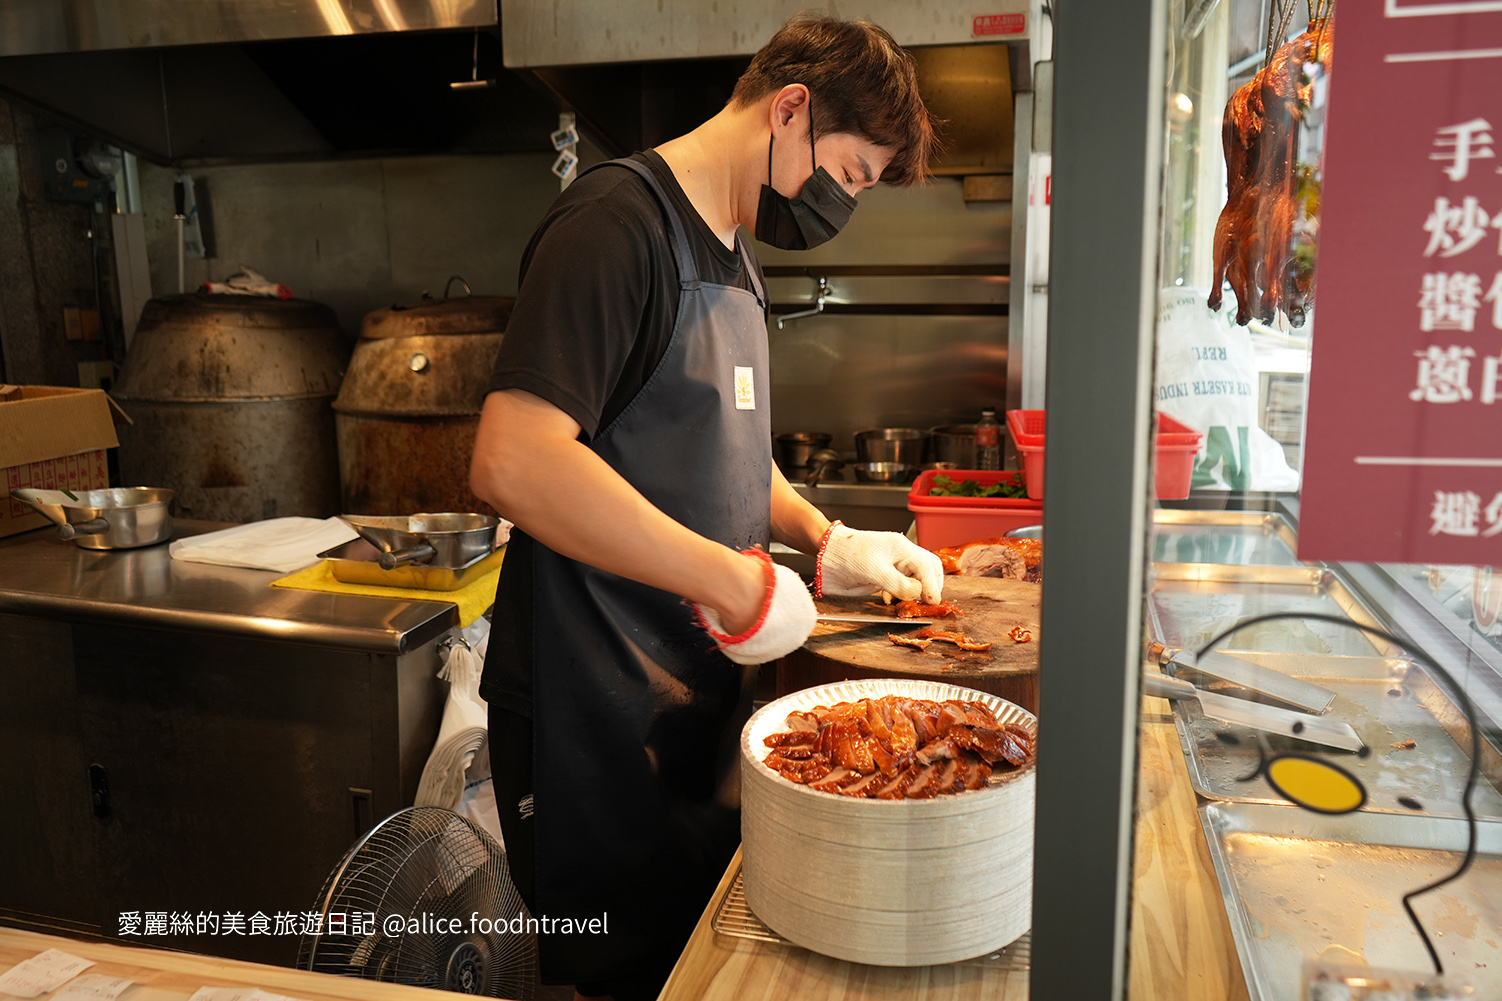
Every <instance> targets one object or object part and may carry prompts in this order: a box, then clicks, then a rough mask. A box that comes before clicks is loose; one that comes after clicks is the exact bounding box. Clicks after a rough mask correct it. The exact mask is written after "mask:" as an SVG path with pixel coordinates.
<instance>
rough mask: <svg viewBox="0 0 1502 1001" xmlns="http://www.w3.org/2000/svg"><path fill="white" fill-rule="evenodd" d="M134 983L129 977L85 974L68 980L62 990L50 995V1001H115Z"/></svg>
mask: <svg viewBox="0 0 1502 1001" xmlns="http://www.w3.org/2000/svg"><path fill="white" fill-rule="evenodd" d="M134 983H135V981H134V980H132V979H130V978H129V977H107V976H105V975H104V974H102V973H85V974H84V975H83V976H81V977H75V978H74V979H72V980H70V981H69V982H68V983H67V984H66V985H65V986H64V987H63V989H62V990H60V991H58V992H57V993H56V994H54V995H52V1001H115V998H117V997H119V996H120V995H121V994H123V993H124V992H125V989H126V988H127V987H130V986H132V985H133V984H134Z"/></svg>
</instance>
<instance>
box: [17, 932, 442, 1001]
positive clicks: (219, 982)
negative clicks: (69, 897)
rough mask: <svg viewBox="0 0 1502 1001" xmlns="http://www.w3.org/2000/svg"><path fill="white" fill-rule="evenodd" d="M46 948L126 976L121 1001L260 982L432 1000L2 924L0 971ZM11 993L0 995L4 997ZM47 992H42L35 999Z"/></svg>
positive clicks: (336, 993) (342, 997)
mask: <svg viewBox="0 0 1502 1001" xmlns="http://www.w3.org/2000/svg"><path fill="white" fill-rule="evenodd" d="M48 949H61V950H62V951H63V952H66V953H68V954H70V955H73V956H78V957H81V958H83V959H90V960H93V961H94V964H95V965H93V966H91V967H89V968H88V969H87V970H84V971H83V972H84V973H86V974H87V973H100V974H106V975H108V976H111V977H129V978H130V979H131V980H134V981H135V982H136V985H137V986H135V987H132V988H130V990H129V992H128V993H127V994H125V995H123V998H124V1001H187V998H189V997H190V996H192V994H193V992H194V991H196V990H198V988H200V987H259V988H261V989H262V990H266V991H270V992H271V993H273V994H285V995H288V996H290V997H293V998H297V999H300V1001H433V999H434V997H435V996H436V995H434V993H433V992H432V991H430V990H428V989H427V988H423V987H404V986H402V985H400V984H383V983H379V982H377V981H374V980H360V979H357V978H355V977H336V976H333V975H332V974H328V973H309V972H308V971H306V970H291V969H287V968H286V967H282V966H264V965H262V964H260V963H246V962H242V961H240V960H237V959H217V958H215V957H213V956H196V955H191V954H189V953H183V952H168V951H166V950H164V949H149V948H144V947H143V948H137V947H134V946H124V945H108V944H105V943H100V942H84V941H80V940H78V939H71V938H60V937H58V936H56V935H43V934H41V933H39V932H30V931H20V930H18V929H15V928H0V972H3V971H5V970H9V969H10V968H11V967H12V966H15V965H16V964H17V963H19V962H21V961H22V960H25V959H30V958H31V957H32V956H35V955H37V954H38V953H40V952H45V951H46V950H48ZM8 996H9V995H0V997H8ZM49 997H51V995H50V994H43V995H41V998H39V999H38V1001H45V999H47V998H49Z"/></svg>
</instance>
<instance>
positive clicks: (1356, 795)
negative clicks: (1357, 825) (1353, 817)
mask: <svg viewBox="0 0 1502 1001" xmlns="http://www.w3.org/2000/svg"><path fill="white" fill-rule="evenodd" d="M1267 781H1268V783H1269V784H1271V785H1272V787H1273V788H1274V789H1276V790H1277V791H1278V793H1279V794H1280V795H1282V796H1284V797H1285V798H1287V799H1289V800H1292V801H1293V802H1294V803H1295V804H1297V805H1299V806H1302V807H1304V808H1305V809H1306V810H1314V811H1316V812H1318V813H1350V812H1351V811H1352V810H1359V809H1360V808H1361V807H1362V805H1363V804H1365V803H1366V788H1365V787H1364V786H1362V784H1361V782H1360V781H1359V780H1357V778H1356V776H1354V775H1352V774H1351V773H1350V772H1348V771H1346V770H1345V769H1344V768H1341V767H1340V766H1339V765H1333V764H1331V763H1330V762H1328V761H1322V760H1320V759H1319V758H1310V757H1306V756H1304V755H1300V754H1284V755H1280V756H1279V757H1276V758H1274V759H1272V760H1271V761H1269V762H1268V763H1267Z"/></svg>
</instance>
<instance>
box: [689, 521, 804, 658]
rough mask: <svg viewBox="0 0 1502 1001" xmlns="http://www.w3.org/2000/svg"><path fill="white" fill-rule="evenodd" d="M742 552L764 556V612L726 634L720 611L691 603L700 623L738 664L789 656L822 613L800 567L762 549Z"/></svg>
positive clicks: (801, 642)
mask: <svg viewBox="0 0 1502 1001" xmlns="http://www.w3.org/2000/svg"><path fill="white" fill-rule="evenodd" d="M741 552H742V555H745V556H754V557H757V558H759V559H761V560H763V561H764V563H765V566H766V574H767V596H766V599H765V601H764V603H763V604H762V606H761V615H760V616H758V617H757V619H756V621H755V622H754V623H752V625H751V628H750V629H747V630H746V631H745V632H743V633H741V634H740V635H739V636H730V635H727V634H726V633H725V631H724V629H723V628H721V626H720V614H719V613H718V612H716V611H715V610H714V609H713V608H709V607H707V606H705V605H701V604H699V603H698V602H696V601H691V602H689V604H690V605H691V606H692V607H693V610H694V614H695V615H696V616H697V617H698V619H699V625H701V626H703V627H704V628H705V630H706V631H707V632H708V633H709V635H710V636H712V637H713V638H714V641H715V643H716V644H718V645H719V648H720V652H721V653H723V654H724V655H725V656H727V657H729V658H730V659H731V660H733V661H735V662H736V663H737V664H765V663H767V662H768V661H772V660H776V659H777V658H778V657H786V656H787V655H788V654H790V653H792V652H793V651H794V650H796V649H798V648H799V647H801V646H802V645H803V641H804V640H806V639H808V636H809V633H811V632H813V631H814V624H815V622H817V621H818V618H817V617H818V614H819V613H818V611H817V610H816V609H815V608H814V599H813V598H812V597H811V596H810V595H809V593H808V587H807V586H805V585H804V583H803V578H801V577H799V576H798V573H797V571H795V570H791V569H789V568H788V567H785V566H782V565H781V564H779V563H775V562H773V560H772V557H771V554H769V553H767V552H765V551H763V550H760V549H745V550H742V551H741Z"/></svg>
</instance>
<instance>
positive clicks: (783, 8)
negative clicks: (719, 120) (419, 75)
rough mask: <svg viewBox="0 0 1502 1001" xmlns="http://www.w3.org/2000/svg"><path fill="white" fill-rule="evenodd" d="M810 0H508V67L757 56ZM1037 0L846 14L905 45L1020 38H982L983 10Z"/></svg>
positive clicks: (936, 3)
mask: <svg viewBox="0 0 1502 1001" xmlns="http://www.w3.org/2000/svg"><path fill="white" fill-rule="evenodd" d="M807 6H808V4H807V3H806V2H804V0H762V2H759V3H757V2H749V3H742V4H732V3H729V2H728V0H727V2H726V3H725V4H724V7H725V8H726V9H723V10H722V9H721V5H720V4H710V3H703V2H701V0H612V2H610V3H608V4H602V3H600V2H599V0H501V18H502V23H503V24H504V25H505V37H504V43H505V48H506V65H507V66H513V67H515V66H562V65H566V64H571V63H611V62H634V61H639V60H647V59H705V58H712V57H716V56H736V55H747V56H748V55H750V54H752V53H753V52H755V51H756V50H757V49H759V48H761V46H762V45H763V44H764V43H765V42H766V40H767V39H768V38H771V37H772V33H773V32H775V31H776V30H777V29H778V28H780V27H782V24H783V22H784V21H786V20H787V19H788V18H789V17H791V16H792V15H794V14H796V13H798V12H799V11H800V10H804V9H805V8H806V7H807ZM1029 6H1030V4H1029V0H990V2H988V3H986V4H985V5H984V7H983V8H971V7H966V6H957V5H955V4H952V3H946V2H944V0H862V2H861V3H859V4H853V5H845V4H841V5H840V8H839V15H840V16H841V17H848V18H859V19H862V20H867V21H874V22H876V23H877V24H879V25H881V26H882V27H884V28H886V29H887V30H888V31H890V32H891V33H892V37H894V38H896V39H897V42H898V44H900V45H905V46H911V45H954V44H959V43H966V42H975V41H993V42H1017V41H1022V40H1024V39H1026V38H1027V37H1028V29H1030V28H1031V25H1027V28H1025V29H1024V30H1023V31H1020V32H1018V33H1016V34H1011V35H1006V36H987V37H981V38H977V36H976V35H975V33H974V30H973V29H974V23H973V19H974V17H975V15H976V14H982V13H984V14H1002V13H1021V14H1024V15H1028V18H1027V19H1028V20H1031V16H1030V14H1029Z"/></svg>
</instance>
